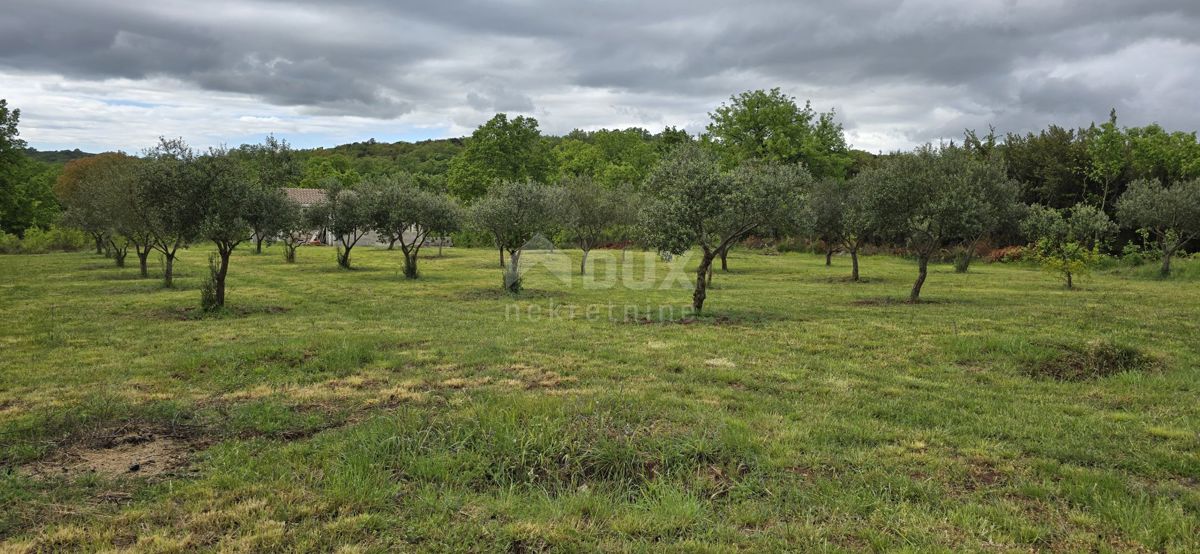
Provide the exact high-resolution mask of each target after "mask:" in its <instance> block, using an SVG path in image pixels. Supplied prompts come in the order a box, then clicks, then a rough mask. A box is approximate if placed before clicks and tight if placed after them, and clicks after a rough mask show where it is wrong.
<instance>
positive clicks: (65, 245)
mask: <svg viewBox="0 0 1200 554" xmlns="http://www.w3.org/2000/svg"><path fill="white" fill-rule="evenodd" d="M47 235H48V238H49V246H50V249H51V250H56V251H59V250H60V251H63V252H78V251H80V250H83V249H84V248H87V246H88V237H87V236H86V235H84V233H83V231H80V230H79V229H71V228H67V227H59V226H56V225H51V226H50V231H49V232H47Z"/></svg>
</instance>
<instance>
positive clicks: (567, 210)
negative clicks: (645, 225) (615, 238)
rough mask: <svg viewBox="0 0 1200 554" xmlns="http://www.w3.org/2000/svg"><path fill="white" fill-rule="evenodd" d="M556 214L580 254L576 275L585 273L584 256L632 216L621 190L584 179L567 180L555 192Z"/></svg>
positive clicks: (585, 263) (630, 207) (573, 178)
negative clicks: (581, 252)
mask: <svg viewBox="0 0 1200 554" xmlns="http://www.w3.org/2000/svg"><path fill="white" fill-rule="evenodd" d="M559 193H560V194H559V196H558V205H559V207H558V212H559V219H560V221H561V222H562V225H563V227H564V229H565V230H566V231H567V233H569V234H570V236H571V239H572V240H574V241H575V242H576V243H577V244H578V245H579V249H580V250H582V251H583V258H582V259H581V260H580V261H579V273H580V275H582V274H584V273H586V272H587V259H588V254H589V253H590V252H591V251H592V248H595V246H596V245H597V244H599V243H600V241H601V240H603V239H604V237H605V236H606V234H607V233H609V232H610V230H614V229H617V228H619V227H620V226H622V225H626V224H629V223H631V222H632V221H633V216H634V214H635V213H636V211H635V208H634V207H633V206H632V205H631V204H630V202H629V199H630V198H631V195H632V193H631V192H630V191H627V190H624V189H614V188H608V187H604V186H601V185H600V184H599V183H597V182H596V181H595V180H594V179H592V178H591V177H588V176H579V177H569V178H567V179H565V180H564V181H563V183H562V186H561V188H560V189H559Z"/></svg>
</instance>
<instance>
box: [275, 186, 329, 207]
mask: <svg viewBox="0 0 1200 554" xmlns="http://www.w3.org/2000/svg"><path fill="white" fill-rule="evenodd" d="M283 192H284V193H285V194H287V197H288V198H290V199H292V200H294V201H296V203H298V204H300V205H301V206H311V205H313V204H319V203H321V202H324V201H325V191H323V190H321V189H297V188H284V189H283Z"/></svg>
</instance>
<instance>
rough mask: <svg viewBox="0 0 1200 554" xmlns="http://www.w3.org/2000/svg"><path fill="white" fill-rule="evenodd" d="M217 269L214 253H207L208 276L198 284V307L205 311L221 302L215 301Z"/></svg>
mask: <svg viewBox="0 0 1200 554" xmlns="http://www.w3.org/2000/svg"><path fill="white" fill-rule="evenodd" d="M218 271H219V269H218V268H217V256H216V254H209V255H208V276H206V277H205V278H204V282H203V283H201V284H200V308H201V309H202V310H204V311H206V312H211V311H214V310H216V309H218V308H220V307H221V304H220V303H219V302H217V280H218V275H217V272H218Z"/></svg>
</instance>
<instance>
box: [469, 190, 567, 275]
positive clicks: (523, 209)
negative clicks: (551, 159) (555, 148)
mask: <svg viewBox="0 0 1200 554" xmlns="http://www.w3.org/2000/svg"><path fill="white" fill-rule="evenodd" d="M554 208H555V199H554V192H553V191H552V190H551V189H550V188H549V187H546V186H544V185H541V184H539V183H536V182H533V181H503V182H500V183H497V184H496V185H495V186H493V187H492V188H490V189H489V190H488V191H487V193H486V194H485V195H484V196H483V197H482V198H480V199H479V200H478V201H476V202H475V204H474V205H472V206H471V220H472V222H473V224H474V225H475V226H476V227H477V228H478V229H481V230H484V231H487V232H489V233H491V234H492V237H493V238H494V239H495V240H496V246H497V247H498V248H500V250H501V252H502V253H503V252H504V251H507V252H508V267H507V268H506V269H505V271H504V288H505V289H507V290H508V291H509V292H511V293H514V294H515V293H517V292H520V291H521V274H520V262H521V247H522V246H524V245H525V244H526V243H528V242H529V241H530V239H532V238H533V237H534V236H536V235H537V234H539V233H542V234H549V233H551V232H552V231H553V229H554V227H555V223H556V218H555V209H554Z"/></svg>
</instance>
